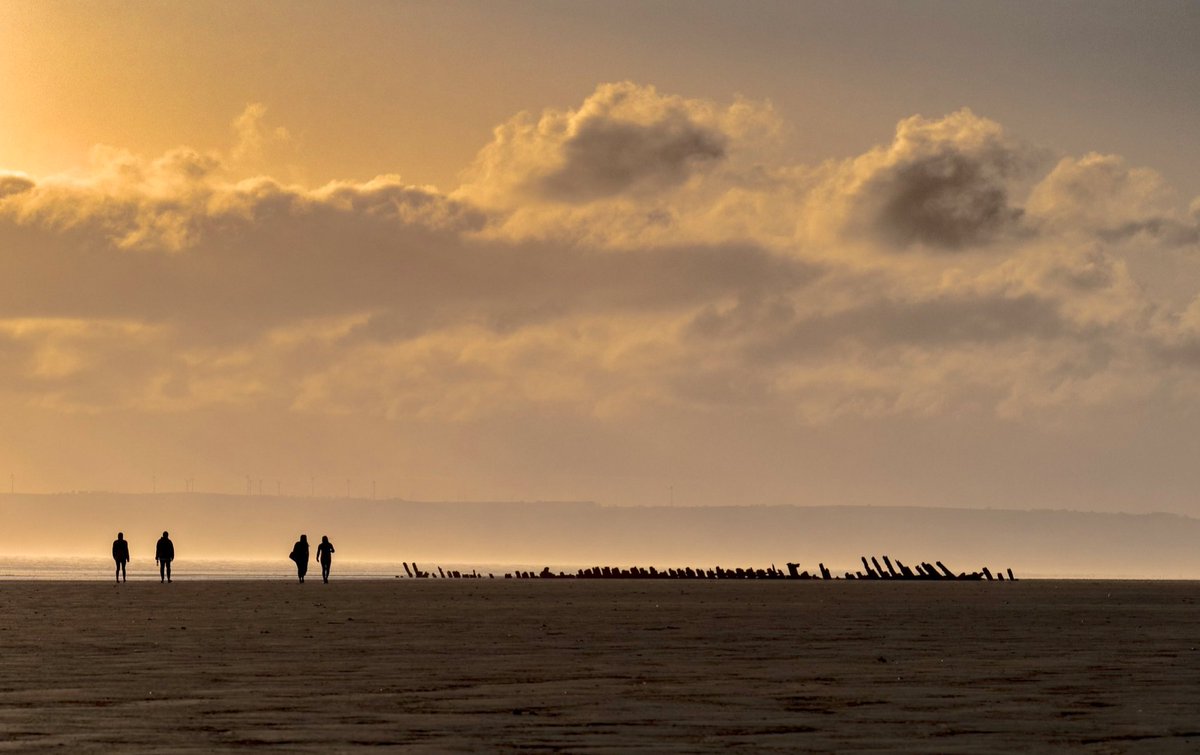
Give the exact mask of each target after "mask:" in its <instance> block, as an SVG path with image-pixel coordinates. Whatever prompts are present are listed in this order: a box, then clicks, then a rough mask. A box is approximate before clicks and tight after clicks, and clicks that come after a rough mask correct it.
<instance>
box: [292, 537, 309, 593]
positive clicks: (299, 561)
mask: <svg viewBox="0 0 1200 755" xmlns="http://www.w3.org/2000/svg"><path fill="white" fill-rule="evenodd" d="M288 558H290V559H292V560H293V561H295V562H296V576H297V577H299V578H300V582H301V583H303V582H304V575H305V574H307V573H308V535H301V536H300V539H299V540H297V541H296V544H295V545H293V546H292V552H291V553H290V554H289V555H288Z"/></svg>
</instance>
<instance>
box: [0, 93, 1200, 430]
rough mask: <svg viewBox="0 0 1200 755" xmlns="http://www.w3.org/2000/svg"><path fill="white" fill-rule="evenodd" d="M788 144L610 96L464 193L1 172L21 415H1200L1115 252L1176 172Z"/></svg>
mask: <svg viewBox="0 0 1200 755" xmlns="http://www.w3.org/2000/svg"><path fill="white" fill-rule="evenodd" d="M262 119H263V110H262V109H261V108H251V109H248V110H247V111H246V113H244V114H243V116H242V117H241V118H239V120H238V123H239V124H240V126H239V129H240V132H241V131H244V132H245V133H243V134H242V136H241V137H240V141H239V143H238V145H239V146H238V147H236V148H235V149H234V150H233V153H234V154H241V155H243V156H246V155H249V154H250V152H252V151H253V150H252V149H251V146H252V145H253V144H255V143H261V142H255V140H256V139H259V137H260V136H261V137H262V139H269V138H271V133H272V132H270V131H269V130H268V131H267V132H266V135H264V134H263V129H265V128H266V127H265V126H264V125H263V123H262ZM778 128H779V124H778V119H777V118H776V116H775V115H774V114H773V113H772V112H771V110H770V108H769V105H766V104H755V103H749V102H745V101H740V100H739V101H735V102H734V103H733V104H731V105H726V106H722V105H718V104H716V103H714V102H711V101H707V100H697V99H688V98H682V97H676V96H671V95H664V94H660V93H659V92H657V91H656V90H655V89H653V88H652V87H644V86H637V85H633V84H629V83H620V84H610V85H603V86H601V87H599V88H597V90H596V91H595V92H594V93H592V94H591V95H590V96H589V97H588V98H587V99H585V100H584V101H583V102H582V103H581V104H580V105H579V106H578V107H577V108H574V109H566V110H547V111H545V112H544V113H543V114H542V115H541V116H540V117H538V118H534V117H533V116H529V115H520V116H517V117H515V118H514V119H512V120H510V121H509V122H507V123H506V124H504V125H502V126H501V127H499V128H498V129H497V131H496V134H495V138H494V140H493V141H492V142H491V143H490V144H488V145H486V146H485V147H484V148H483V150H482V151H481V152H480V154H479V158H478V160H477V161H476V163H475V164H474V165H473V166H472V167H471V169H470V171H469V172H468V176H467V181H466V183H465V184H464V185H463V187H461V188H460V190H458V191H456V192H453V193H450V194H444V193H440V192H437V191H435V190H433V189H430V188H427V187H418V186H411V185H407V184H405V183H404V182H403V181H402V180H400V179H399V178H398V177H396V176H393V175H382V176H379V177H377V178H375V179H373V180H370V181H361V182H351V181H347V182H335V183H330V184H327V185H324V186H315V187H313V186H304V185H298V184H290V183H287V182H284V181H281V180H278V179H276V178H273V177H269V176H257V177H252V178H245V179H241V180H238V179H237V178H236V174H237V171H236V170H235V169H234V167H233V166H232V161H233V159H234V158H233V157H231V156H225V155H222V154H221V153H204V152H199V151H196V150H192V149H187V148H180V149H177V150H172V151H171V152H169V153H167V154H165V155H162V156H159V157H151V158H145V157H141V156H137V155H134V154H131V153H129V152H127V151H123V150H116V149H111V148H105V149H99V150H97V152H96V154H95V156H94V162H93V165H92V166H91V168H90V170H89V171H88V172H86V173H84V174H81V175H75V176H70V177H48V178H39V179H36V180H34V179H30V178H25V177H23V176H19V175H14V174H3V177H0V187H3V189H2V190H0V249H3V251H4V253H3V255H0V354H3V355H5V357H6V358H7V360H8V363H9V364H11V365H16V368H15V369H13V370H11V371H9V372H7V373H5V374H4V375H3V376H0V396H4V397H6V398H4V399H3V400H6V401H10V402H16V403H18V404H21V405H28V404H34V405H37V406H40V407H43V408H47V409H53V410H55V411H61V412H76V413H82V412H116V411H126V412H142V413H149V414H153V413H161V412H172V413H187V412H203V411H207V410H211V409H213V407H228V406H239V407H259V408H261V409H262V410H263V411H272V412H277V413H279V414H281V415H285V414H286V415H289V416H290V415H292V414H301V415H306V416H309V415H311V416H324V415H329V416H359V415H362V416H370V417H380V418H385V419H386V420H387V421H390V422H409V421H412V422H418V421H421V422H423V421H433V420H437V421H447V422H454V423H470V422H477V421H483V418H508V420H507V421H512V422H516V421H518V420H517V418H519V417H520V416H522V415H523V413H528V412H532V413H535V414H538V415H539V416H555V417H569V418H571V419H572V420H577V419H581V418H582V419H583V420H587V421H595V422H603V423H611V424H612V425H614V426H620V427H625V428H627V429H628V430H629V431H630V432H636V431H638V430H639V429H644V427H645V423H649V422H653V421H654V418H655V417H658V416H661V415H663V414H664V413H671V414H675V415H678V413H683V414H685V415H687V416H697V417H705V416H712V415H714V414H720V413H730V414H732V415H738V414H739V413H744V414H745V415H746V416H751V415H758V414H765V415H771V416H775V415H779V416H786V417H789V418H791V419H792V421H794V422H796V423H797V424H798V425H805V424H811V423H823V422H832V421H834V420H836V419H837V418H840V417H845V416H847V415H854V416H859V417H872V418H879V417H901V416H922V417H926V416H947V415H957V414H960V413H964V412H965V413H969V414H976V415H979V416H1003V417H1004V418H1005V419H1006V421H1012V420H1016V419H1021V418H1028V417H1041V416H1045V415H1047V414H1049V413H1052V412H1053V411H1069V410H1071V409H1072V408H1078V407H1092V406H1098V405H1109V404H1112V405H1116V404H1119V403H1120V402H1123V401H1137V400H1141V399H1142V398H1144V397H1146V396H1147V395H1160V394H1161V395H1178V396H1182V395H1187V387H1188V386H1189V385H1190V384H1191V383H1193V382H1194V381H1195V380H1196V376H1195V374H1194V373H1193V372H1192V371H1191V370H1192V369H1194V367H1193V365H1194V362H1195V360H1194V359H1192V358H1191V357H1190V356H1189V355H1190V354H1192V353H1193V351H1194V348H1193V346H1192V344H1193V343H1194V340H1195V339H1194V331H1195V325H1194V323H1193V320H1195V317H1194V316H1193V315H1191V314H1189V315H1186V316H1185V315H1184V314H1183V313H1182V312H1180V311H1177V309H1176V308H1174V307H1173V306H1172V305H1171V303H1169V302H1165V301H1159V300H1156V299H1154V298H1153V297H1152V296H1151V295H1150V294H1149V293H1148V292H1147V290H1146V289H1145V288H1144V287H1143V286H1141V285H1140V282H1139V280H1138V279H1137V276H1136V275H1135V272H1134V268H1133V267H1131V265H1130V264H1129V261H1128V260H1127V259H1126V256H1125V251H1124V247H1122V246H1121V245H1120V243H1119V242H1120V239H1117V240H1114V239H1115V238H1116V237H1115V236H1114V235H1113V234H1117V235H1119V234H1120V232H1121V231H1120V229H1122V228H1127V227H1130V224H1138V223H1141V224H1143V226H1145V227H1146V228H1149V226H1146V225H1145V224H1147V223H1151V222H1158V221H1157V220H1156V219H1161V222H1163V223H1167V222H1170V223H1175V224H1176V226H1177V228H1182V229H1184V231H1186V229H1187V228H1189V227H1191V228H1194V227H1195V225H1194V219H1189V218H1188V216H1187V215H1186V214H1185V213H1184V212H1182V211H1181V210H1179V209H1178V208H1176V207H1175V206H1174V204H1173V202H1174V200H1173V199H1172V197H1171V195H1170V193H1169V192H1168V191H1166V190H1165V188H1164V187H1163V186H1162V184H1161V179H1159V178H1157V177H1156V176H1155V175H1153V174H1151V173H1148V172H1143V171H1139V170H1138V169H1130V168H1127V167H1125V166H1124V164H1123V163H1121V162H1120V161H1119V160H1116V159H1114V158H1106V157H1099V156H1093V155H1088V156H1084V157H1082V158H1071V159H1067V160H1064V161H1062V162H1060V163H1059V164H1058V165H1057V166H1056V167H1054V168H1053V169H1052V170H1051V171H1050V172H1049V174H1048V175H1047V176H1045V177H1044V178H1042V179H1041V180H1040V181H1039V182H1037V183H1036V186H1035V188H1034V189H1033V190H1032V193H1031V194H1030V195H1029V197H1028V199H1027V201H1026V202H1025V203H1024V206H1022V202H1021V200H1022V198H1023V197H1022V196H1021V193H1020V191H1019V189H1018V187H1019V186H1020V185H1022V182H1023V181H1025V180H1026V179H1027V178H1029V177H1030V174H1031V173H1032V172H1033V170H1034V166H1035V165H1036V164H1037V160H1036V157H1037V151H1036V150H1033V149H1031V148H1028V147H1025V146H1023V145H1021V144H1020V143H1019V142H1017V141H1016V140H1014V139H1011V138H1010V137H1008V136H1007V135H1006V134H1005V133H1004V131H1003V129H1002V128H1001V127H1000V126H999V125H998V124H996V123H994V122H992V121H989V120H987V119H984V118H980V117H978V116H976V115H974V114H973V113H971V112H970V111H969V110H961V111H958V112H956V113H952V114H950V115H948V116H946V117H944V118H938V119H925V118H920V117H913V118H909V119H905V120H904V121H902V122H901V123H900V124H899V125H898V127H897V129H896V133H895V137H894V139H893V140H892V141H891V142H890V143H888V144H885V145H881V146H879V147H876V148H873V149H871V150H868V151H866V152H865V153H863V154H862V155H859V156H857V157H854V158H851V159H848V160H832V161H829V162H826V163H824V164H821V165H818V166H800V165H789V164H778V163H769V162H764V160H765V155H767V154H769V151H770V150H768V149H766V145H768V144H769V143H770V142H771V140H772V138H773V134H774V133H775V132H776V131H777V130H778ZM240 132H239V133H240ZM247 134H248V136H247ZM245 145H251V146H245ZM239 150H241V152H239ZM247 150H249V151H247ZM1189 222H1190V223H1191V224H1192V225H1191V226H1188V223H1189ZM1162 227H1164V228H1165V226H1162ZM1139 233H1143V234H1146V233H1151V231H1150V230H1144V231H1139ZM974 251H981V252H984V253H979V254H976V253H972V252H974ZM1179 264H1181V265H1189V264H1191V265H1193V268H1190V269H1192V270H1193V271H1195V272H1200V271H1197V270H1195V267H1194V266H1195V265H1196V264H1198V263H1196V262H1194V261H1193V262H1189V261H1187V260H1183V261H1180V262H1179ZM1190 311H1191V310H1188V312H1190ZM1164 365H1169V369H1163V366H1164ZM1164 400H1165V399H1164ZM496 421H501V420H500V419H497V420H496ZM748 431H749V430H748Z"/></svg>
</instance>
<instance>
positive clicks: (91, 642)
mask: <svg viewBox="0 0 1200 755" xmlns="http://www.w3.org/2000/svg"><path fill="white" fill-rule="evenodd" d="M179 576H180V578H179V579H178V580H177V581H176V582H175V583H174V584H171V585H160V584H159V583H158V582H157V580H155V581H153V582H130V583H128V584H126V585H121V586H114V585H112V584H105V583H99V582H93V583H79V582H75V583H67V582H8V583H2V582H0V648H2V649H3V659H2V661H0V750H7V751H37V750H39V749H52V748H64V749H65V750H67V751H87V750H93V751H101V750H104V751H114V750H115V751H120V752H209V751H212V750H215V749H224V748H230V749H232V748H245V747H266V748H277V749H279V750H281V751H289V752H295V751H311V752H337V751H343V750H347V749H353V748H354V747H356V746H391V747H396V748H400V747H406V748H409V749H411V750H416V751H447V750H451V751H453V750H497V749H531V750H569V751H582V750H596V751H621V752H628V751H645V750H660V751H664V752H668V751H669V752H681V751H696V750H716V749H733V750H751V749H753V750H779V751H794V750H797V749H801V750H842V751H845V750H860V751H861V750H889V751H909V752H934V751H936V752H966V751H981V752H983V751H986V752H995V751H1011V750H1016V749H1018V748H1035V749H1041V750H1045V749H1063V748H1071V749H1084V750H1094V751H1099V752H1123V751H1129V750H1135V751H1147V752H1164V751H1168V752H1170V751H1196V750H1197V749H1200V650H1198V648H1200V604H1198V603H1197V599H1198V598H1200V583H1148V582H1035V581H1022V582H1017V583H1004V584H999V583H870V582H862V583H853V582H850V583H847V582H838V583H822V582H687V583H681V582H672V581H647V582H595V581H550V580H545V581H524V580H522V581H513V580H494V581H479V582H469V581H461V582H456V581H445V582H443V581H439V580H419V581H417V580H393V581H377V582H368V581H360V582H340V583H339V582H337V581H336V579H335V581H334V582H331V583H330V584H329V585H323V584H321V582H320V579H319V578H318V579H317V580H316V581H310V582H308V583H307V584H304V585H302V586H301V585H297V584H293V583H288V582H283V581H280V582H215V581H206V582H188V581H187V579H186V576H185V575H182V574H181V575H179ZM335 577H336V572H335Z"/></svg>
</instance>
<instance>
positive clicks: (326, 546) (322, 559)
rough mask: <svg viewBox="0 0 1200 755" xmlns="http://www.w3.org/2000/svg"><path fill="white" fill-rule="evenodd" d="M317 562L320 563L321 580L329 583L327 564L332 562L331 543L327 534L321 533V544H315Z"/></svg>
mask: <svg viewBox="0 0 1200 755" xmlns="http://www.w3.org/2000/svg"><path fill="white" fill-rule="evenodd" d="M317 563H319V564H320V565H321V580H322V581H323V582H324V583H325V584H329V565H330V564H332V563H333V543H331V542H329V536H328V535H321V544H320V545H318V546H317ZM301 581H302V582H303V581H304V580H301Z"/></svg>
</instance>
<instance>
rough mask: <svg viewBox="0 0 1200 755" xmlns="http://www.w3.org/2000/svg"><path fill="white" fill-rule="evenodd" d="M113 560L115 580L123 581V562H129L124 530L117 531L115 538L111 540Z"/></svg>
mask: <svg viewBox="0 0 1200 755" xmlns="http://www.w3.org/2000/svg"><path fill="white" fill-rule="evenodd" d="M113 561H116V562H117V581H118V582H124V581H125V564H127V563H129V542H128V541H127V540H126V539H125V533H124V532H118V533H117V539H116V540H113Z"/></svg>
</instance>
